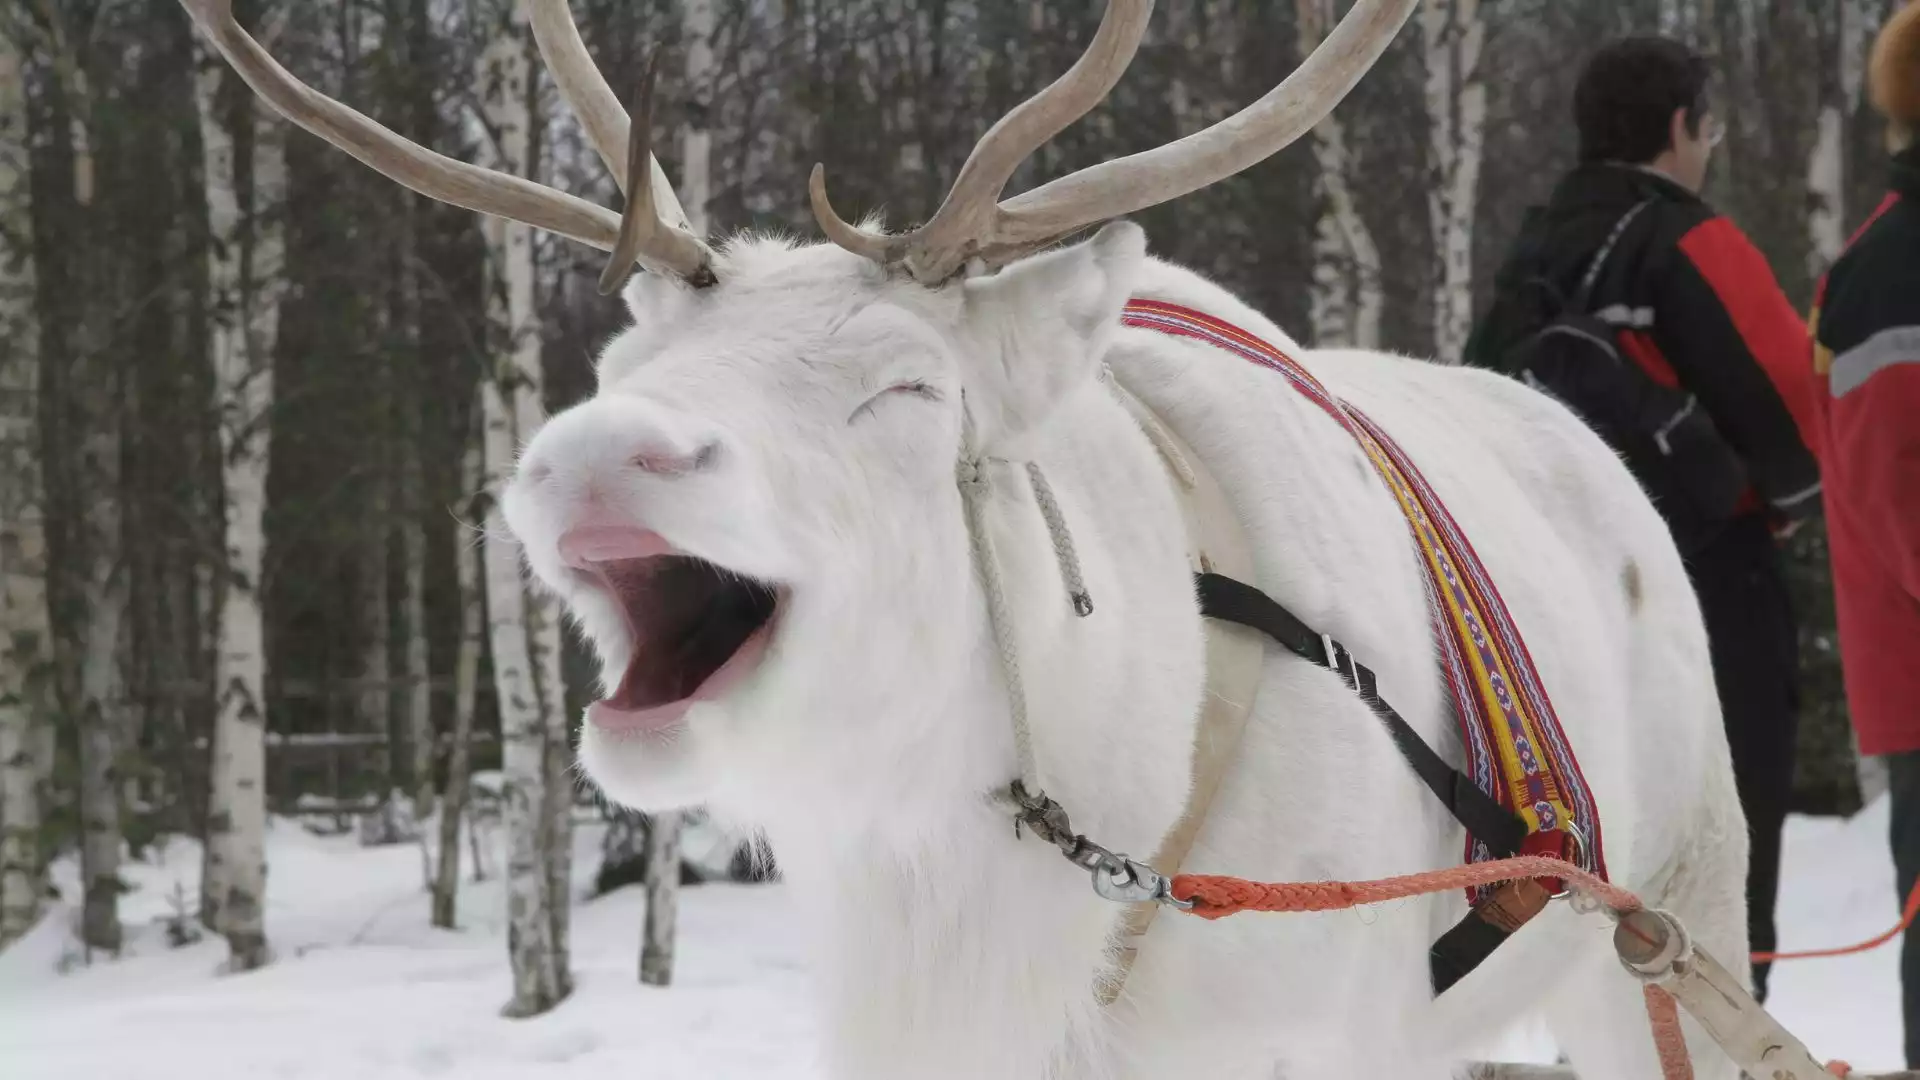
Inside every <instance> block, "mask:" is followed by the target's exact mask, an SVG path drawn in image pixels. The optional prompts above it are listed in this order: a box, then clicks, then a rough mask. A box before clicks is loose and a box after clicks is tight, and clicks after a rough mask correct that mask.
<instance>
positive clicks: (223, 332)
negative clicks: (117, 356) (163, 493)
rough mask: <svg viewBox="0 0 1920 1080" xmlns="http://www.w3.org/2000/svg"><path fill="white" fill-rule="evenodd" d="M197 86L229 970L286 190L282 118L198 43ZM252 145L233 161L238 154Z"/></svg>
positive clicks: (246, 882) (261, 779)
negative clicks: (216, 454)
mask: <svg viewBox="0 0 1920 1080" xmlns="http://www.w3.org/2000/svg"><path fill="white" fill-rule="evenodd" d="M196 91H197V93H196V98H197V103H198V106H199V112H200V140H201V146H202V152H203V155H204V158H205V165H204V176H205V182H206V191H207V224H208V232H209V234H210V237H211V240H212V243H211V245H210V247H209V255H208V267H207V272H208V281H209V284H210V287H211V295H212V297H213V302H214V304H215V318H214V319H213V320H212V325H211V327H210V328H209V332H208V342H209V347H210V349H211V352H212V361H213V370H214V379H215V394H216V395H217V399H218V403H219V413H220V450H221V473H222V477H221V479H222V486H223V488H224V490H225V494H226V499H225V508H226V522H225V534H226V569H227V580H226V582H225V588H224V589H223V590H221V595H222V600H221V606H220V622H219V642H220V644H219V649H218V652H217V655H216V657H215V681H216V685H217V687H218V695H219V696H218V701H217V705H218V714H217V715H216V716H215V718H214V726H213V760H212V764H211V771H210V777H209V778H210V782H211V788H212V791H211V795H210V799H209V802H208V816H207V849H208V853H209V858H208V863H207V874H206V881H205V882H204V883H203V885H202V889H203V893H204V894H205V895H206V896H207V897H208V899H207V900H206V901H205V902H204V903H203V907H205V908H206V909H208V910H210V911H211V913H212V915H213V924H212V925H213V928H214V929H216V930H218V931H220V932H221V933H222V934H223V935H225V937H226V939H227V947H228V959H227V965H228V968H229V970H233V971H248V970H251V969H253V968H257V967H260V966H262V965H264V964H265V963H266V962H267V959H268V949H267V938H266V926H265V901H266V880H267V853H266V826H267V803H266V728H267V721H266V633H265V621H264V619H263V618H262V614H261V607H260V572H261V567H262V563H263V560H264V556H265V553H266V531H265V527H264V518H265V512H266V503H267V467H268V433H269V430H270V415H269V414H270V412H271V410H272V407H273V351H274V344H275V340H276V338H277V335H278V330H279V275H280V270H281V265H282V261H283V248H284V245H283V241H282V239H281V234H280V228H279V225H278V224H277V222H278V214H279V207H280V203H281V202H282V200H283V199H284V196H285V191H286V152H285V149H284V144H283V142H282V138H283V135H284V129H283V128H282V127H281V126H280V125H279V124H278V123H275V122H274V121H273V120H272V119H270V118H269V117H268V116H267V115H266V114H265V113H264V111H263V107H262V105H261V104H260V103H259V99H258V98H256V97H255V96H254V95H253V94H251V93H247V92H245V91H243V90H241V89H240V88H238V87H235V86H233V85H232V83H231V77H230V75H229V72H228V68H227V66H226V64H224V63H222V62H221V61H220V60H219V58H218V57H214V56H211V55H203V57H202V63H201V66H200V71H199V74H198V82H197V84H196ZM242 154H247V155H249V156H250V165H251V167H250V168H248V169H246V170H244V171H243V170H242V169H241V167H240V165H241V163H240V155H242Z"/></svg>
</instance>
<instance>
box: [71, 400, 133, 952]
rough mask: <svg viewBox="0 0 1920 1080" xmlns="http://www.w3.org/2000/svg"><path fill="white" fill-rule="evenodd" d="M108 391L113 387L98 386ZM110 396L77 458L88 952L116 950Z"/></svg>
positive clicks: (119, 604) (116, 517)
mask: <svg viewBox="0 0 1920 1080" xmlns="http://www.w3.org/2000/svg"><path fill="white" fill-rule="evenodd" d="M103 393H104V394H107V395H109V396H111V395H112V394H113V391H112V390H111V389H107V388H103ZM112 405H113V403H112V402H111V401H109V402H108V403H107V406H108V407H107V408H106V409H103V410H102V412H103V414H104V415H101V416H97V417H95V418H94V420H93V422H94V424H95V425H96V430H95V431H94V432H93V433H92V434H91V435H89V436H88V438H87V446H86V449H85V452H84V453H83V455H82V459H83V475H84V476H85V477H86V478H87V480H88V482H89V484H88V486H89V488H90V489H91V490H90V493H89V498H90V502H91V505H90V506H89V507H88V511H87V514H86V519H85V523H84V527H85V529H86V532H87V534H88V536H87V541H88V543H87V547H88V548H89V549H90V555H89V557H88V560H87V566H86V575H87V576H86V581H85V582H84V584H83V586H82V588H81V598H82V599H81V603H82V610H83V611H84V612H85V615H84V618H83V623H82V626H81V630H80V641H79V643H78V645H79V649H78V655H77V659H78V667H79V672H78V679H77V682H78V690H79V693H78V695H77V705H78V717H77V719H78V724H77V727H78V729H79V736H80V887H81V892H82V901H81V930H80V933H81V941H82V943H83V944H84V945H85V946H86V948H87V954H88V956H89V957H91V956H92V950H94V949H102V950H105V951H106V952H108V953H113V954H117V953H118V952H119V951H120V942H121V933H120V891H121V883H120V845H121V840H122V832H121V823H120V784H119V769H118V767H117V766H118V757H119V750H120V739H119V737H118V736H119V732H118V730H117V728H118V727H119V726H120V725H119V720H120V715H119V713H120V708H121V705H122V702H123V700H124V697H125V695H124V694H123V693H122V685H123V683H122V679H121V671H120V632H121V629H122V628H123V627H124V625H125V623H126V606H127V585H126V575H125V574H124V572H123V568H122V567H121V565H120V554H121V552H120V543H119V539H120V503H119V500H120V492H119V490H118V488H119V486H120V485H119V478H120V469H119V458H120V435H119V432H118V430H117V429H116V426H117V424H118V423H119V421H118V418H117V417H116V416H115V415H114V411H115V410H114V409H113V407H112Z"/></svg>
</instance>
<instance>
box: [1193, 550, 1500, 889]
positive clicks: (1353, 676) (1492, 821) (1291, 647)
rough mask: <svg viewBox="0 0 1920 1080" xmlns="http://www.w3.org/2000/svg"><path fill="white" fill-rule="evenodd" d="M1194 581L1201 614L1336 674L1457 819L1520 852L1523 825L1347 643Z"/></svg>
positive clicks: (1222, 586)
mask: <svg viewBox="0 0 1920 1080" xmlns="http://www.w3.org/2000/svg"><path fill="white" fill-rule="evenodd" d="M1194 584H1195V585H1196V586H1198V588H1199V590H1200V613H1201V614H1202V615H1204V616H1206V617H1207V618H1210V619H1222V620H1225V621H1226V622H1230V623H1238V624H1239V625H1241V626H1246V627H1251V628H1252V629H1255V630H1258V631H1260V632H1261V633H1263V634H1265V635H1267V636H1268V637H1270V638H1272V639H1273V640H1275V641H1277V642H1279V643H1280V644H1282V645H1284V646H1286V647H1287V649H1288V651H1290V652H1292V653H1293V654H1294V655H1295V656H1298V657H1300V658H1301V659H1303V660H1308V661H1311V662H1313V663H1315V664H1318V665H1319V666H1321V667H1323V668H1326V669H1327V670H1329V671H1331V672H1333V673H1335V674H1336V675H1339V676H1340V678H1341V679H1343V680H1345V682H1346V683H1347V685H1348V686H1351V687H1353V689H1354V690H1355V691H1357V692H1358V693H1359V694H1360V698H1361V700H1362V701H1365V702H1366V703H1367V706H1368V707H1369V708H1371V709H1372V710H1373V711H1374V715H1376V716H1378V717H1379V718H1380V720H1381V722H1382V723H1384V724H1386V725H1387V732H1388V733H1389V734H1390V735H1392V736H1393V742H1394V745H1395V746H1396V747H1398V748H1399V750H1400V756H1401V757H1403V758H1405V759H1406V760H1407V764H1408V765H1411V766H1412V767H1413V771H1414V772H1416V773H1418V774H1419V775H1420V779H1421V780H1422V781H1423V782H1425V783H1426V785H1427V787H1428V788H1429V789H1430V790H1432V792H1433V794H1434V795H1435V797H1437V798H1438V799H1439V800H1440V803H1441V805H1443V806H1445V807H1446V808H1447V812H1448V813H1450V814H1452V815H1453V816H1454V819H1455V820H1456V821H1458V822H1460V824H1462V825H1465V826H1466V827H1467V831H1468V832H1470V833H1472V834H1473V836H1474V838H1475V839H1476V840H1479V841H1480V842H1481V843H1483V844H1485V845H1487V848H1488V850H1490V851H1492V852H1493V854H1494V855H1495V856H1497V857H1506V856H1510V855H1514V854H1517V853H1518V852H1519V850H1520V842H1521V841H1522V840H1524V839H1526V835H1527V827H1526V824H1525V823H1524V822H1522V821H1521V820H1520V818H1519V817H1517V816H1516V815H1514V814H1512V813H1509V812H1508V811H1507V809H1506V808H1505V807H1503V806H1501V805H1500V804H1499V803H1497V802H1495V801H1494V800H1493V798H1492V797H1491V796H1489V795H1488V794H1487V793H1486V792H1483V791H1481V790H1480V789H1479V788H1478V787H1476V786H1474V783H1473V780H1472V779H1471V778H1470V777H1468V776H1467V775H1466V774H1465V773H1463V772H1461V771H1460V770H1458V769H1456V768H1454V767H1453V766H1451V765H1448V764H1447V763H1446V761H1445V760H1444V759H1442V758H1441V757H1440V755H1439V754H1438V753H1436V752H1434V749H1433V747H1431V746H1428V745H1427V742H1426V740H1425V739H1422V738H1421V737H1420V733H1419V732H1417V731H1415V730H1413V727H1412V726H1411V725H1409V724H1408V723H1407V722H1406V720H1404V719H1403V718H1402V717H1401V716H1400V714H1399V713H1397V712H1395V711H1394V709H1393V706H1391V705H1388V704H1387V703H1386V702H1385V701H1382V700H1381V699H1380V695H1379V692H1378V686H1379V681H1378V678H1377V677H1376V676H1375V675H1374V673H1373V672H1372V670H1370V669H1369V668H1367V667H1366V666H1365V665H1363V664H1361V663H1360V662H1359V661H1357V660H1355V659H1354V658H1353V654H1352V653H1350V652H1348V651H1347V648H1346V646H1344V645H1342V644H1340V643H1339V642H1338V641H1335V640H1334V639H1333V638H1331V637H1327V636H1325V635H1323V634H1319V633H1316V632H1314V631H1313V630H1312V629H1310V628H1309V627H1308V626H1307V624H1306V623H1303V622H1301V621H1300V620H1299V619H1297V618H1295V617H1294V614H1293V613H1292V612H1291V611H1288V610H1287V609H1286V608H1284V607H1281V606H1280V604H1279V603H1278V602H1277V601H1275V600H1274V599H1273V598H1272V597H1270V596H1268V595H1267V594H1266V593H1264V592H1261V591H1260V590H1259V589H1256V588H1254V587H1253V586H1251V585H1248V584H1246V583H1245V582H1241V581H1236V580H1235V579H1233V578H1230V577H1226V576H1224V575H1221V574H1213V573H1202V574H1195V575H1194Z"/></svg>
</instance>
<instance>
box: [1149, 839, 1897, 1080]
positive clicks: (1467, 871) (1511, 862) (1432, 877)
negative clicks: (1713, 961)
mask: <svg viewBox="0 0 1920 1080" xmlns="http://www.w3.org/2000/svg"><path fill="white" fill-rule="evenodd" d="M1521 878H1534V879H1536V880H1538V879H1549V880H1553V879H1557V880H1560V881H1564V882H1566V883H1568V885H1570V886H1578V887H1579V888H1580V889H1581V890H1582V891H1584V892H1586V893H1588V894H1589V895H1591V896H1593V897H1594V898H1595V899H1597V900H1599V901H1601V902H1602V903H1604V904H1606V905H1607V907H1609V908H1611V909H1612V910H1613V912H1614V913H1615V914H1616V915H1624V914H1627V913H1628V912H1633V911H1639V910H1640V909H1641V908H1643V907H1645V906H1646V905H1645V904H1643V903H1642V902H1641V900H1640V898H1639V897H1638V896H1635V895H1634V894H1633V893H1631V892H1628V891H1627V890H1626V889H1623V888H1621V887H1620V886H1618V885H1615V884H1613V883H1612V882H1609V881H1606V880H1604V879H1602V878H1600V877H1597V876H1595V875H1593V874H1590V873H1588V872H1587V871H1585V870H1582V869H1580V868H1579V867H1577V866H1575V865H1573V864H1572V863H1570V862H1566V861H1565V860H1562V859H1555V858H1549V857H1547V856H1543V855H1523V856H1519V857H1517V858H1511V859H1495V860H1492V861H1489V862H1483V863H1473V864H1471V865H1467V866H1455V867H1449V868H1448V869H1445V870H1428V871H1426V872H1424V873H1419V874H1403V875H1401V876H1399V877H1390V878H1379V879H1376V880H1373V881H1304V882H1274V883H1262V882H1257V881H1247V880H1246V879H1244V878H1236V877H1223V876H1220V875H1215V874H1180V875H1178V876H1176V877H1175V878H1174V879H1173V886H1172V893H1173V897H1174V899H1176V900H1180V901H1182V902H1187V901H1191V902H1192V904H1193V907H1192V909H1191V910H1189V911H1188V912H1187V913H1188V914H1189V915H1198V916H1200V917H1201V918H1203V919H1223V918H1226V917H1227V916H1228V915H1235V914H1238V913H1240V912H1242V911H1293V912H1298V911H1340V910H1343V909H1346V908H1353V907H1359V906H1360V905H1362V904H1378V903H1381V902H1383V901H1387V900H1403V899H1406V898H1407V897H1410V896H1423V895H1426V894H1428V893H1437V892H1446V891H1448V890H1450V889H1464V888H1469V887H1472V886H1479V885H1493V884H1497V883H1499V882H1503V881H1516V880H1519V879H1521ZM1916 910H1920V884H1916V885H1915V887H1914V892H1913V895H1912V896H1910V897H1909V898H1908V900H1907V913H1906V914H1907V917H1906V918H1905V919H1904V920H1902V922H1901V925H1900V926H1899V927H1896V928H1895V929H1894V930H1893V931H1890V932H1889V933H1888V934H1886V935H1884V936H1883V937H1882V938H1881V939H1879V940H1878V941H1875V942H1871V943H1868V944H1867V945H1865V946H1856V947H1854V948H1853V949H1851V950H1829V951H1828V952H1826V953H1819V954H1812V955H1838V954H1839V953H1840V952H1842V951H1858V950H1859V949H1860V948H1872V947H1873V945H1876V944H1879V943H1880V942H1882V941H1885V940H1888V939H1890V938H1891V937H1892V936H1893V934H1896V933H1899V932H1900V930H1901V929H1904V928H1905V926H1906V925H1907V924H1909V923H1911V922H1912V921H1913V919H1914V916H1915V912H1916ZM1784 955H1786V954H1783V956H1784ZM1795 955H1798V954H1795ZM1645 993H1646V1000H1647V1022H1648V1024H1649V1026H1651V1028H1652V1029H1653V1045H1654V1050H1655V1052H1656V1053H1658V1054H1659V1057H1660V1072H1661V1075H1662V1076H1664V1077H1665V1078H1666V1080H1692V1077H1693V1063H1692V1061H1691V1060H1690V1059H1689V1058H1688V1056H1687V1040H1686V1035H1685V1033H1684V1032H1683V1031H1682V1030H1681V1028H1680V1009H1679V1006H1678V1004H1677V1003H1676V1002H1675V1001H1674V999H1673V995H1672V994H1669V993H1667V992H1666V991H1665V990H1663V989H1661V988H1660V987H1657V986H1653V985H1651V984H1649V985H1648V986H1647V987H1646V988H1645ZM1827 1071H1828V1072H1831V1073H1833V1074H1834V1075H1835V1076H1840V1077H1844V1076H1846V1075H1847V1073H1848V1072H1849V1071H1850V1070H1849V1066H1848V1065H1847V1063H1846V1062H1844V1061H1833V1062H1829V1063H1828V1064H1827Z"/></svg>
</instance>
